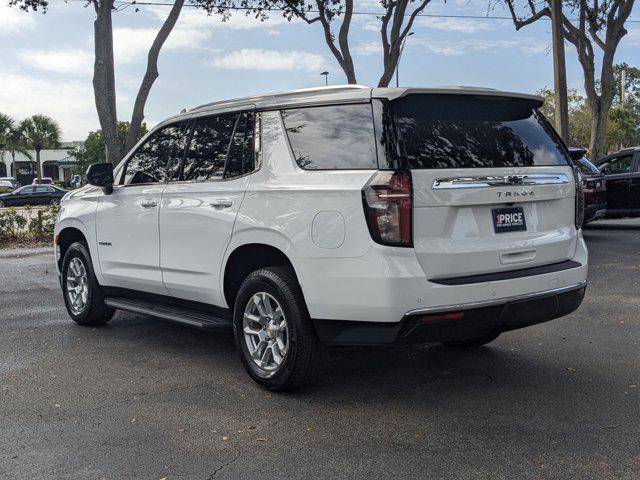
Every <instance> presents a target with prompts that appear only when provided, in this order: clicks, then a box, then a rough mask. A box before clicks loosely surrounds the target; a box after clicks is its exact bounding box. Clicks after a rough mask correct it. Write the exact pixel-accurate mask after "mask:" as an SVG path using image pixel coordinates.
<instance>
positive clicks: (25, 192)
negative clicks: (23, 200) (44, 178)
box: [18, 186, 35, 195]
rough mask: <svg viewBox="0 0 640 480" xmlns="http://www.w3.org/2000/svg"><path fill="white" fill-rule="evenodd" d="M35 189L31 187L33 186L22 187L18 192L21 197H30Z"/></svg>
mask: <svg viewBox="0 0 640 480" xmlns="http://www.w3.org/2000/svg"><path fill="white" fill-rule="evenodd" d="M34 188H35V187H31V186H27V187H22V188H21V189H20V190H18V194H19V195H29V194H30V193H33V190H34Z"/></svg>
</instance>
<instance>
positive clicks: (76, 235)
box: [56, 226, 88, 271]
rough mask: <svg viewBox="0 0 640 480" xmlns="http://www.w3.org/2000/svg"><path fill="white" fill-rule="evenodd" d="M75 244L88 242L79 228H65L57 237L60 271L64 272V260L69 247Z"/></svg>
mask: <svg viewBox="0 0 640 480" xmlns="http://www.w3.org/2000/svg"><path fill="white" fill-rule="evenodd" d="M75 242H85V243H87V244H88V242H87V236H86V235H85V234H84V232H83V231H82V230H80V229H79V228H78V227H77V226H66V227H63V228H62V229H61V230H60V231H59V232H58V234H57V235H56V244H57V246H58V248H59V249H60V257H59V258H58V269H59V270H60V271H62V260H63V259H64V255H65V253H66V252H67V250H68V249H69V247H70V246H71V245H72V244H73V243H75Z"/></svg>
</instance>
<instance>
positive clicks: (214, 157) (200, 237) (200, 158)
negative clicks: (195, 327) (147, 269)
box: [160, 111, 255, 305]
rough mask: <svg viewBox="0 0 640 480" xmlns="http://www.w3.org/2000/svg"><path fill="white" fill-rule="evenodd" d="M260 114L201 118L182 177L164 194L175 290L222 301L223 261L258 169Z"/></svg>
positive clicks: (165, 246)
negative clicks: (251, 176)
mask: <svg viewBox="0 0 640 480" xmlns="http://www.w3.org/2000/svg"><path fill="white" fill-rule="evenodd" d="M253 139H254V113H253V112H252V111H250V112H234V113H223V114H218V115H211V116H206V117H201V118H198V119H196V120H195V121H194V122H193V124H192V126H191V134H190V138H189V144H188V147H187V149H186V153H185V155H184V158H183V164H182V167H181V169H180V173H179V176H178V178H177V181H173V182H171V183H170V184H169V185H168V186H167V189H166V190H165V191H164V193H163V195H162V206H161V210H160V245H161V250H160V263H161V267H162V275H163V280H164V284H165V285H166V287H167V289H168V290H169V292H170V293H171V295H173V296H175V297H179V298H184V299H188V300H194V301H199V302H206V303H211V304H215V305H222V304H223V301H222V292H221V291H220V284H221V282H220V273H221V263H222V257H223V256H224V252H225V250H226V248H227V245H228V244H229V241H230V239H231V234H232V232H233V227H234V224H235V220H236V215H237V214H238V210H239V209H240V204H241V203H242V200H243V197H244V193H245V190H246V189H247V185H248V182H249V176H248V174H249V173H250V172H252V171H253V170H254V166H255V163H254V157H253V144H254V142H253Z"/></svg>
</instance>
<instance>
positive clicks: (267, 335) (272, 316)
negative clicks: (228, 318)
mask: <svg viewBox="0 0 640 480" xmlns="http://www.w3.org/2000/svg"><path fill="white" fill-rule="evenodd" d="M242 330H243V332H244V340H245V343H246V345H247V349H248V351H249V355H250V356H251V359H252V360H253V362H254V363H255V364H256V365H257V366H258V367H259V368H260V369H262V370H263V371H265V372H269V373H271V372H275V371H276V370H278V368H280V366H281V365H282V363H283V362H284V359H285V357H286V355H287V351H288V348H289V329H288V325H287V319H286V318H285V315H284V311H283V310H282V307H281V306H280V303H278V301H277V300H276V299H275V298H274V297H273V296H272V295H270V294H268V293H266V292H258V293H255V294H254V295H253V296H252V297H251V298H250V299H249V301H248V302H247V305H246V307H245V309H244V315H243V321H242Z"/></svg>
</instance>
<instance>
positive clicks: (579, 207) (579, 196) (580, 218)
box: [573, 168, 584, 229]
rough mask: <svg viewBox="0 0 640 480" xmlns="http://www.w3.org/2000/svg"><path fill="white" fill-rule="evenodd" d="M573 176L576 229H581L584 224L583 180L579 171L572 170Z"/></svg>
mask: <svg viewBox="0 0 640 480" xmlns="http://www.w3.org/2000/svg"><path fill="white" fill-rule="evenodd" d="M573 176H574V178H575V183H576V217H575V218H576V229H580V228H581V227H582V223H583V222H584V191H583V187H582V185H583V179H582V174H581V173H580V170H578V169H577V168H574V169H573Z"/></svg>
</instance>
